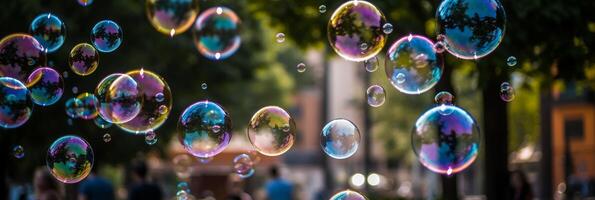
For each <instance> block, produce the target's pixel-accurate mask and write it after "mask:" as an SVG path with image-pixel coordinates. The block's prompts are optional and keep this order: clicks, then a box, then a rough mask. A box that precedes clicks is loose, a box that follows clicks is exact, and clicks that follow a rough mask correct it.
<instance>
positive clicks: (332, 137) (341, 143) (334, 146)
mask: <svg viewBox="0 0 595 200" xmlns="http://www.w3.org/2000/svg"><path fill="white" fill-rule="evenodd" d="M360 138H361V136H360V133H359V129H358V128H357V126H355V124H353V122H351V121H349V120H346V119H335V120H333V121H330V122H328V123H327V124H326V125H324V128H322V136H321V137H320V145H321V146H322V150H324V152H325V153H326V154H327V155H329V156H330V157H333V158H336V159H346V158H349V157H351V156H352V155H353V154H355V152H357V147H358V146H359V141H360Z"/></svg>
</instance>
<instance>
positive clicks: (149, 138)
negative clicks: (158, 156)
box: [145, 130, 159, 145]
mask: <svg viewBox="0 0 595 200" xmlns="http://www.w3.org/2000/svg"><path fill="white" fill-rule="evenodd" d="M157 140H159V139H158V138H157V134H156V133H155V131H153V130H149V131H147V132H146V133H145V143H147V144H148V145H154V144H156V143H157Z"/></svg>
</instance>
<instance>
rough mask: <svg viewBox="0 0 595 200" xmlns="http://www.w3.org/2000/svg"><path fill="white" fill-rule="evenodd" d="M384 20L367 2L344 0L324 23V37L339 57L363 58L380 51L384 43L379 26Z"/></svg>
mask: <svg viewBox="0 0 595 200" xmlns="http://www.w3.org/2000/svg"><path fill="white" fill-rule="evenodd" d="M385 23H386V19H385V18H384V15H383V14H382V12H380V10H378V9H377V8H376V7H375V6H374V5H372V4H371V3H369V2H367V1H359V0H356V1H348V2H346V3H344V4H343V5H341V6H340V7H339V8H337V10H335V12H334V13H333V15H332V16H331V19H330V20H329V22H328V26H327V31H328V40H329V42H330V44H331V47H332V48H333V50H335V52H336V53H337V54H339V56H341V57H343V58H344V59H347V60H350V61H357V62H360V61H365V60H368V59H370V58H372V57H374V56H376V54H378V53H380V51H381V50H382V48H383V47H384V44H385V43H386V35H385V34H384V32H383V28H382V26H383V25H384V24H385Z"/></svg>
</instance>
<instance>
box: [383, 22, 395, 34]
mask: <svg viewBox="0 0 595 200" xmlns="http://www.w3.org/2000/svg"><path fill="white" fill-rule="evenodd" d="M382 32H384V34H387V35H388V34H391V33H392V32H393V25H392V24H391V23H386V24H384V25H382Z"/></svg>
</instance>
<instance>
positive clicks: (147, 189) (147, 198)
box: [128, 161, 163, 200]
mask: <svg viewBox="0 0 595 200" xmlns="http://www.w3.org/2000/svg"><path fill="white" fill-rule="evenodd" d="M130 171H131V178H132V185H131V187H130V189H129V190H128V200H161V199H163V192H162V191H161V188H160V187H159V185H157V184H154V183H150V182H148V181H147V172H148V169H147V164H146V163H145V162H144V161H136V162H133V163H132V166H131V170H130Z"/></svg>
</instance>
